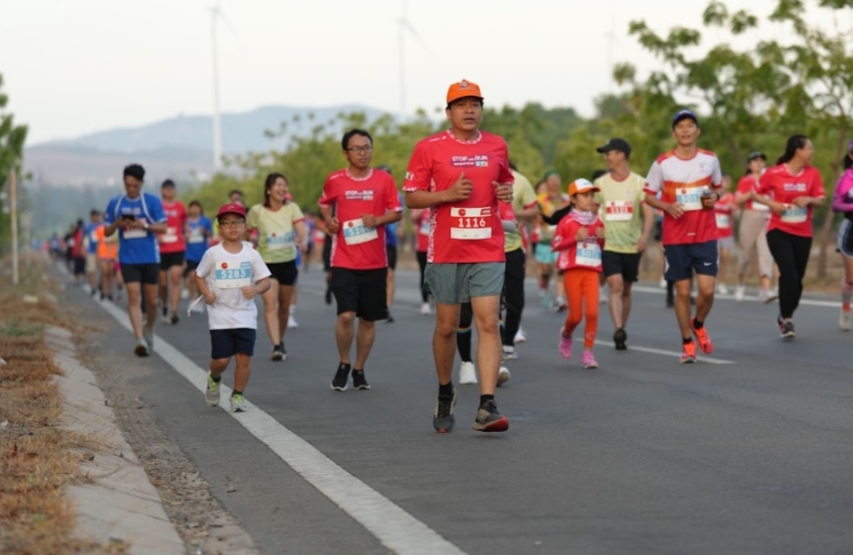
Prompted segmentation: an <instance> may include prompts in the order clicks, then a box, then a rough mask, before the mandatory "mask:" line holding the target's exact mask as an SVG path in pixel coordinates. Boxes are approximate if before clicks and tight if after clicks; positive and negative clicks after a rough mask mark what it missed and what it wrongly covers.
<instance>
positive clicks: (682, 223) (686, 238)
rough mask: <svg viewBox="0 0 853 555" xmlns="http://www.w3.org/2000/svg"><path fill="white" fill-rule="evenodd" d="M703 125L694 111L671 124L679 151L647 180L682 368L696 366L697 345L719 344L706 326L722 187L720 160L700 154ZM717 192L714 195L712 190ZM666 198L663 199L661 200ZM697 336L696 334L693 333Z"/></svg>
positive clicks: (708, 347) (658, 162) (657, 166)
mask: <svg viewBox="0 0 853 555" xmlns="http://www.w3.org/2000/svg"><path fill="white" fill-rule="evenodd" d="M700 134H701V130H700V128H699V120H698V119H697V118H696V115H695V114H694V113H693V112H691V111H690V110H681V111H679V112H678V113H676V114H675V116H674V117H673V119H672V136H673V138H675V141H676V147H675V149H673V150H671V151H669V152H667V153H665V154H662V155H661V156H659V157H658V159H657V160H655V161H654V163H652V167H651V168H650V169H649V174H648V176H647V177H646V189H645V191H646V204H648V205H649V206H651V207H652V208H659V209H661V210H663V211H664V217H663V219H664V223H663V245H664V249H665V250H664V256H666V262H667V269H666V279H667V280H669V281H674V282H675V293H676V295H675V316H676V318H677V319H678V326H679V328H680V331H681V338H682V354H681V358H680V360H681V362H682V363H685V362H686V363H692V362H696V344H695V343H694V342H693V337H692V335H696V339H697V340H698V341H699V349H701V351H702V352H703V353H705V354H711V353H712V352H713V350H714V344H713V342H712V341H711V337H710V335H709V334H708V330H707V329H705V320H706V319H707V317H708V315H709V314H710V312H711V306H712V305H713V304H714V289H715V288H716V275H717V225H716V221H715V219H714V212H713V208H714V204H716V202H717V200H718V198H719V197H718V193H717V191H718V190H719V189H720V185H721V184H722V179H723V176H722V173H721V171H720V163H719V162H718V161H717V156H716V155H715V154H714V153H713V152H710V151H708V150H702V149H699V148H697V146H696V141H697V139H698V138H699V135H700ZM712 188H713V190H712ZM659 191H660V192H661V198H660V199H658V198H656V196H655V195H656V194H657V193H658V192H659ZM694 273H695V274H696V285H697V289H698V295H697V297H696V314H695V316H694V317H693V318H691V308H690V289H691V283H692V277H693V274H694ZM691 332H692V333H691Z"/></svg>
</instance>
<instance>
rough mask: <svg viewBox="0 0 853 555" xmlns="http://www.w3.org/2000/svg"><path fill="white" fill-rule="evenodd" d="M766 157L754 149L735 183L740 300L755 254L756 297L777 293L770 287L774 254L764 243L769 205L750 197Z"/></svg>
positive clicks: (768, 299)
mask: <svg viewBox="0 0 853 555" xmlns="http://www.w3.org/2000/svg"><path fill="white" fill-rule="evenodd" d="M766 164H767V157H766V156H765V155H764V153H762V152H753V153H751V154H750V155H749V158H748V159H747V170H746V175H744V176H743V177H742V178H741V180H740V181H739V182H738V185H737V192H736V193H735V203H736V204H737V205H738V207H740V208H742V212H741V217H740V228H739V229H738V236H739V244H740V257H739V258H738V263H737V289H735V300H736V301H737V302H741V301H743V297H744V294H745V292H746V288H745V287H744V280H745V279H746V271H747V270H748V269H749V265H750V264H751V263H752V261H753V260H754V259H755V258H758V273H759V278H760V279H759V286H760V288H761V291H760V293H759V297H758V298H759V300H761V301H762V302H765V303H769V302H772V301H774V300H776V294H775V293H773V292H772V291H771V289H770V282H771V280H772V278H773V255H771V254H770V247H768V246H767V221H768V220H769V219H770V209H769V208H767V206H765V205H763V204H759V203H757V202H755V201H754V200H753V195H752V193H753V191H755V190H756V189H757V188H758V180H759V179H761V175H762V174H763V173H764V166H765V165H766Z"/></svg>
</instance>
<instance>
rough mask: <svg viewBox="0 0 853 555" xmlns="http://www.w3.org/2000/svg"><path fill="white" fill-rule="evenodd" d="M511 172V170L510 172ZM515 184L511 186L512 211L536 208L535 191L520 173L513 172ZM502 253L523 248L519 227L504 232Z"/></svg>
mask: <svg viewBox="0 0 853 555" xmlns="http://www.w3.org/2000/svg"><path fill="white" fill-rule="evenodd" d="M510 171H512V170H510ZM512 176H513V178H515V182H514V183H513V184H512V209H513V210H514V211H515V212H520V211H522V210H526V209H528V208H531V207H533V206H536V191H535V190H534V189H533V185H531V184H530V181H529V180H528V179H527V178H526V177H524V176H523V175H521V174H520V173H518V172H516V171H513V172H512ZM504 233H505V235H506V238H505V239H504V251H506V252H512V251H516V250H518V249H520V248H522V247H523V246H524V241H523V240H522V238H521V227H519V229H518V230H517V231H504Z"/></svg>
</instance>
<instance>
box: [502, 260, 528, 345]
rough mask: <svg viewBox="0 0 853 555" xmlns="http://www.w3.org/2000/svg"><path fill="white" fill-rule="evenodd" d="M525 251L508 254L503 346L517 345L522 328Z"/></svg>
mask: <svg viewBox="0 0 853 555" xmlns="http://www.w3.org/2000/svg"><path fill="white" fill-rule="evenodd" d="M524 274H525V257H524V249H518V250H514V251H512V252H508V253H506V270H505V272H504V302H505V303H506V319H505V320H504V329H503V344H504V345H510V346H514V345H515V334H516V333H518V328H519V327H521V311H522V310H524Z"/></svg>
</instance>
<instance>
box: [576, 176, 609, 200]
mask: <svg viewBox="0 0 853 555" xmlns="http://www.w3.org/2000/svg"><path fill="white" fill-rule="evenodd" d="M600 190H601V189H599V188H598V187H596V186H595V185H593V184H592V183H590V182H589V180H587V179H584V178H580V179H575V180H574V181H572V182H571V183H569V196H570V197H573V196H575V195H576V194H578V193H586V192H587V191H592V192H593V193H597V192H599V191H600Z"/></svg>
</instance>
